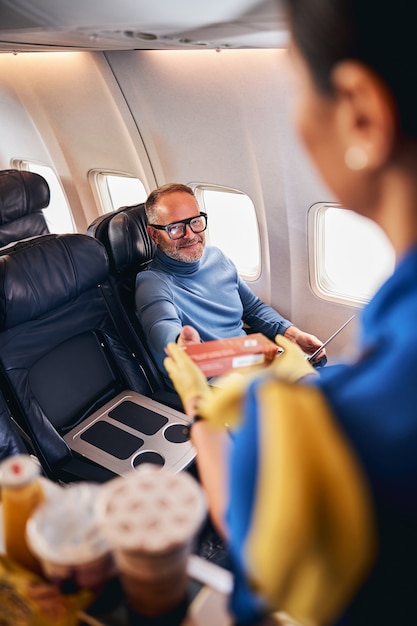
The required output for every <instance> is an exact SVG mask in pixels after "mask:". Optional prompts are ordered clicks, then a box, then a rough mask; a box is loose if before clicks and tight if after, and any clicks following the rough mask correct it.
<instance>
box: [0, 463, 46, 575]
mask: <svg viewBox="0 0 417 626" xmlns="http://www.w3.org/2000/svg"><path fill="white" fill-rule="evenodd" d="M39 474H40V468H39V466H38V465H37V464H36V463H35V462H34V461H33V460H32V459H31V458H30V456H29V455H24V454H18V455H15V456H12V457H10V458H8V459H6V460H5V461H3V462H2V463H1V464H0V483H1V486H2V505H3V532H4V545H5V550H6V554H7V556H9V557H10V558H11V559H13V560H14V561H15V562H16V563H19V564H20V565H22V566H23V567H25V568H27V569H29V570H31V571H33V572H35V573H37V574H39V573H41V567H40V564H39V561H38V560H37V559H36V558H35V557H34V555H33V554H32V552H31V551H30V549H29V547H28V545H27V542H26V522H27V520H28V519H29V517H30V516H31V515H32V513H33V512H34V511H35V509H36V508H37V507H38V505H39V504H40V503H41V502H43V500H44V499H45V496H44V492H43V489H42V485H41V484H40V481H39Z"/></svg>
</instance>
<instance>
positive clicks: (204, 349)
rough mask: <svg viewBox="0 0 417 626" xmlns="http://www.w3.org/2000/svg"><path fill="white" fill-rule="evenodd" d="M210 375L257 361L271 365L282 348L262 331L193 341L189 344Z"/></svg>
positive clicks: (192, 353)
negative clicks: (201, 341) (198, 341)
mask: <svg viewBox="0 0 417 626" xmlns="http://www.w3.org/2000/svg"><path fill="white" fill-rule="evenodd" d="M185 350H186V352H187V354H188V355H189V356H190V357H191V359H192V360H193V361H194V362H195V363H196V364H197V365H198V366H199V367H200V368H201V370H202V371H203V372H204V374H205V375H206V376H207V378H211V377H212V376H221V375H223V374H225V373H226V372H229V371H231V370H235V369H240V368H243V367H248V366H254V365H263V366H266V365H269V364H270V363H271V362H272V360H273V359H274V357H275V356H276V355H277V353H278V351H280V348H279V347H278V346H277V345H276V344H275V343H274V342H273V341H271V340H270V339H268V338H267V337H265V335H262V334H261V333H253V334H252V335H242V336H241V337H232V338H229V339H216V340H214V341H205V342H203V343H197V344H191V345H189V346H186V348H185Z"/></svg>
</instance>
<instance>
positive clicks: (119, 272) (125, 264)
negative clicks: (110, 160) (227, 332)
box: [87, 204, 181, 408]
mask: <svg viewBox="0 0 417 626" xmlns="http://www.w3.org/2000/svg"><path fill="white" fill-rule="evenodd" d="M146 226H147V219H146V214H145V205H144V204H137V205H132V206H125V207H121V208H120V209H118V210H117V211H114V212H113V213H106V214H105V215H101V216H100V217H98V218H96V219H95V220H94V221H93V222H92V223H91V224H90V226H89V227H88V229H87V234H88V235H90V236H91V237H94V238H95V239H98V240H99V241H100V242H101V243H102V244H103V245H104V247H105V248H106V250H107V254H108V257H109V265H110V282H111V284H112V286H113V289H114V292H115V295H116V297H117V298H118V299H119V300H120V303H121V307H122V308H123V310H124V311H125V313H126V317H127V321H128V324H129V326H130V328H131V331H132V333H131V334H132V339H131V342H132V344H133V348H132V349H133V351H139V354H140V355H141V358H142V359H144V360H145V361H146V363H147V371H148V372H149V373H150V376H151V384H152V386H153V388H154V390H155V391H156V390H157V389H158V390H159V392H160V394H161V401H162V402H164V401H165V402H167V403H168V404H170V405H172V406H176V407H177V408H180V406H181V404H180V400H179V398H178V396H177V395H176V394H173V392H172V391H171V390H167V389H166V384H165V381H164V379H163V377H162V376H161V374H160V372H159V370H158V368H157V367H156V364H155V362H154V360H153V358H152V355H151V354H150V352H149V350H148V348H147V345H146V338H145V337H144V333H143V329H142V327H141V325H140V323H139V320H138V318H137V316H136V313H135V282H136V275H137V273H138V272H140V271H142V270H143V269H145V268H146V266H147V265H148V263H149V262H150V261H151V260H152V258H153V255H154V253H155V244H154V243H153V241H152V239H151V238H150V237H149V235H148V231H147V229H146ZM164 389H165V390H166V391H167V394H166V396H165V398H164V397H162V396H163V390H164Z"/></svg>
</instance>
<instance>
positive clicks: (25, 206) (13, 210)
mask: <svg viewBox="0 0 417 626" xmlns="http://www.w3.org/2000/svg"><path fill="white" fill-rule="evenodd" d="M49 201H50V191H49V185H48V183H47V182H46V180H45V179H44V178H43V176H40V174H35V173H34V172H21V171H20V170H3V171H0V224H1V225H3V224H7V223H8V222H14V221H15V220H18V219H20V218H21V217H24V216H25V215H28V214H29V213H33V212H34V211H39V210H41V209H44V208H46V207H47V206H48V204H49Z"/></svg>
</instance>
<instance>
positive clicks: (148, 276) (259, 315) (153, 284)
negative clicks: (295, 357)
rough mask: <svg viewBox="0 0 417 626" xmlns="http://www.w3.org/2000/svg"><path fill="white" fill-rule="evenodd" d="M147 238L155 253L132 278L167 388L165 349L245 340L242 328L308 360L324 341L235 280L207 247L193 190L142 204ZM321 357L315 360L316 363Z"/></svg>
mask: <svg viewBox="0 0 417 626" xmlns="http://www.w3.org/2000/svg"><path fill="white" fill-rule="evenodd" d="M145 209H146V215H147V219H148V224H149V225H148V232H149V235H150V237H151V238H152V240H153V241H154V242H155V244H156V246H157V250H156V254H155V257H154V259H153V260H152V262H151V263H150V265H149V267H148V269H147V270H146V271H143V272H139V274H138V275H137V278H136V296H135V299H136V313H137V316H138V318H139V321H140V323H141V325H142V327H143V330H144V332H145V336H146V338H147V341H148V346H149V349H150V350H151V352H152V354H153V356H154V359H155V361H156V363H157V366H158V368H159V369H160V371H161V373H162V374H163V376H164V377H165V380H166V381H167V385H168V386H170V387H172V383H171V381H170V379H169V378H168V375H167V373H166V371H165V368H164V366H163V360H164V358H165V356H166V353H165V346H166V345H167V343H168V342H170V341H176V342H177V343H178V344H179V345H181V346H185V345H187V344H190V343H198V342H200V341H210V340H212V339H222V338H228V337H236V336H238V335H244V334H245V330H244V324H246V325H247V326H248V327H249V328H250V330H251V332H259V333H263V334H264V335H266V336H267V337H268V338H269V339H272V340H274V338H275V336H276V335H277V334H282V335H285V336H286V337H288V338H289V339H291V340H292V341H294V342H295V343H297V344H298V345H299V346H300V347H301V349H302V350H303V351H304V352H305V353H307V354H312V353H313V352H314V351H315V350H316V349H317V348H319V347H320V346H321V344H322V342H321V341H320V340H319V339H318V338H317V337H315V336H314V335H310V334H308V333H305V332H303V331H301V330H299V329H298V328H297V327H296V326H294V325H293V324H292V323H291V322H290V321H288V320H286V319H284V318H283V317H282V316H281V315H280V314H279V313H277V312H276V311H275V309H273V308H272V307H271V306H269V305H267V304H265V303H264V302H263V301H262V300H260V299H259V298H258V297H257V296H255V294H254V293H253V292H252V291H251V290H250V289H249V287H248V286H247V285H246V283H245V282H244V281H243V280H242V279H241V278H240V277H239V274H238V271H237V269H236V267H235V266H234V264H233V263H232V261H231V260H230V259H228V258H227V257H226V256H225V255H224V254H223V252H221V250H219V248H216V247H214V246H207V247H206V239H205V233H204V231H205V229H206V227H207V216H206V214H205V213H202V212H201V211H200V208H199V206H198V203H197V200H196V198H195V196H194V193H193V191H192V189H191V188H190V187H188V186H186V185H182V184H176V183H173V184H167V185H164V186H162V187H159V188H158V189H155V190H154V191H152V193H151V194H150V195H149V197H148V199H147V201H146V204H145ZM322 356H323V353H321V354H320V358H321V357H322Z"/></svg>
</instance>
